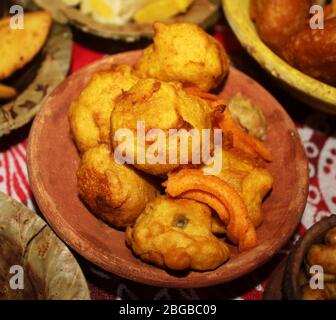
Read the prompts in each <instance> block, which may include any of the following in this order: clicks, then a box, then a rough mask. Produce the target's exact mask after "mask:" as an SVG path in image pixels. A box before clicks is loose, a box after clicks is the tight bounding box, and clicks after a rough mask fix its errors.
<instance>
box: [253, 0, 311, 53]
mask: <svg viewBox="0 0 336 320" xmlns="http://www.w3.org/2000/svg"><path fill="white" fill-rule="evenodd" d="M309 9H310V0H253V1H252V2H251V13H252V14H251V15H252V19H253V20H254V21H255V23H256V27H257V30H258V33H259V35H260V37H261V39H262V40H263V41H264V42H265V43H266V44H267V46H269V47H270V48H271V49H272V50H274V51H275V52H277V53H278V52H280V51H281V50H282V48H283V46H284V45H285V44H286V43H288V44H289V45H290V44H291V43H289V42H288V38H289V37H290V36H292V35H293V34H295V33H297V32H298V31H301V30H302V29H304V28H305V26H306V22H307V19H308V18H309Z"/></svg>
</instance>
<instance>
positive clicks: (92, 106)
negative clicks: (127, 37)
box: [69, 65, 138, 153]
mask: <svg viewBox="0 0 336 320" xmlns="http://www.w3.org/2000/svg"><path fill="white" fill-rule="evenodd" d="M137 81H138V78H137V77H136V76H134V75H133V74H132V70H131V68H130V67H129V66H126V65H121V66H116V67H114V68H112V70H109V71H103V72H98V73H96V74H94V75H93V77H92V79H91V81H90V82H89V84H88V85H87V86H86V88H85V89H84V90H83V91H82V93H81V94H80V96H79V98H78V99H77V100H75V101H74V102H73V103H72V105H71V107H70V113H69V115H70V127H71V131H72V134H73V137H74V139H75V141H76V144H77V147H78V149H79V151H80V152H81V153H83V152H85V151H86V150H88V149H90V148H92V147H96V146H97V145H99V144H100V143H106V144H109V143H110V139H109V137H110V116H111V112H112V110H113V108H114V100H115V98H116V97H117V96H118V95H120V94H121V93H122V92H123V91H124V90H128V89H130V88H131V87H132V86H133V85H134V84H136V82H137Z"/></svg>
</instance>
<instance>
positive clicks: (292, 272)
mask: <svg viewBox="0 0 336 320" xmlns="http://www.w3.org/2000/svg"><path fill="white" fill-rule="evenodd" d="M333 227H336V215H332V216H331V217H329V218H326V219H323V220H321V221H320V222H319V223H317V224H315V225H314V226H313V227H312V228H310V229H309V230H308V231H307V232H306V233H305V234H304V236H303V237H302V238H301V239H300V240H299V241H298V243H297V244H296V246H295V247H294V249H293V251H292V252H291V254H290V256H289V258H288V263H287V267H286V269H285V273H284V279H283V293H284V298H286V299H289V300H300V299H301V297H302V293H301V287H300V285H299V273H300V270H301V268H302V266H303V261H304V259H305V257H306V254H307V253H308V250H309V249H310V247H311V246H312V245H313V244H317V243H322V242H323V239H324V236H325V234H326V233H327V232H328V230H329V229H331V228H333Z"/></svg>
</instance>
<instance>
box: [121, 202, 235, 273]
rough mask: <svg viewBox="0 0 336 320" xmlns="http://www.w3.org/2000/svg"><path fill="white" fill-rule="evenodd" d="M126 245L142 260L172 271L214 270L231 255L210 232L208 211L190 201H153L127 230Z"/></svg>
mask: <svg viewBox="0 0 336 320" xmlns="http://www.w3.org/2000/svg"><path fill="white" fill-rule="evenodd" d="M126 243H127V244H128V245H129V246H130V247H131V248H132V249H133V251H134V253H135V254H136V255H138V256H140V258H141V259H142V260H144V261H146V262H150V263H153V264H155V265H158V266H160V267H166V268H168V269H172V270H185V269H189V268H190V269H193V270H199V271H204V270H213V269H216V268H217V267H218V266H220V265H221V264H223V263H224V262H225V261H226V260H227V259H228V258H229V256H230V250H229V248H228V247H227V245H226V244H225V243H224V242H223V241H221V240H219V239H217V238H216V237H215V236H214V235H213V234H212V232H211V210H210V209H209V208H208V207H207V206H205V205H203V204H200V203H197V202H195V201H192V200H184V199H181V200H173V199H171V198H167V197H159V198H157V199H155V200H154V201H153V202H151V203H149V204H148V205H147V207H146V209H145V211H144V212H143V213H142V214H141V215H140V217H139V218H138V220H137V222H136V223H135V225H134V227H129V228H127V231H126Z"/></svg>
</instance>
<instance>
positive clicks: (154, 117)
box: [111, 79, 212, 175]
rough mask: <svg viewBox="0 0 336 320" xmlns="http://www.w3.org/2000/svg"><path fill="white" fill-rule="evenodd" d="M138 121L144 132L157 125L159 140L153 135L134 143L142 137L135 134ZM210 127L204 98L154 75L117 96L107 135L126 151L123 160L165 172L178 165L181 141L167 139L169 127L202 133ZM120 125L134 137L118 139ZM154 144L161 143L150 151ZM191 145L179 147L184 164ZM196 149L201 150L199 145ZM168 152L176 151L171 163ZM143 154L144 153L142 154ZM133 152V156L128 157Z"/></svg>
mask: <svg viewBox="0 0 336 320" xmlns="http://www.w3.org/2000/svg"><path fill="white" fill-rule="evenodd" d="M140 122H143V124H144V126H145V128H144V129H145V131H146V133H148V132H149V131H151V130H152V129H153V130H157V129H160V132H161V133H162V132H163V133H164V136H163V137H162V139H160V140H161V142H162V143H160V142H158V141H159V140H157V139H154V137H153V140H154V141H151V142H147V143H146V144H143V145H141V143H140V144H138V142H139V141H140V140H144V139H145V137H139V135H138V130H137V129H138V125H139V123H140ZM211 128H212V124H211V115H210V110H209V105H208V104H207V102H205V101H204V100H202V99H200V98H198V97H195V96H192V95H189V94H187V93H186V92H185V91H184V90H183V89H182V86H181V85H180V84H179V83H173V82H169V83H168V82H162V81H159V80H154V79H142V80H139V82H138V83H137V84H136V85H135V86H133V87H132V88H131V89H130V90H129V91H127V92H124V93H123V94H122V95H121V96H120V97H118V98H117V99H116V105H115V109H114V110H113V112H112V115H111V134H112V137H111V139H112V144H113V147H114V149H115V151H116V148H118V146H119V149H123V150H125V151H127V152H126V154H127V155H128V156H127V155H126V158H127V163H132V164H133V163H134V166H135V167H137V168H138V169H140V170H142V171H144V172H146V173H149V174H152V175H165V174H167V173H168V172H170V171H172V170H174V169H176V168H178V167H179V166H180V165H181V161H180V152H179V150H180V145H182V146H183V144H182V142H180V141H179V140H178V141H177V147H174V146H173V143H171V144H170V143H169V141H170V140H171V139H170V138H169V130H170V129H175V130H179V129H185V131H184V134H186V133H188V132H189V130H190V129H195V130H197V132H198V133H199V134H200V137H202V135H201V132H200V130H202V129H211ZM123 129H129V130H131V132H132V133H133V137H134V141H132V140H130V139H128V140H127V139H126V140H121V139H119V141H118V139H117V137H118V132H120V130H123ZM153 130H152V132H153ZM185 136H186V135H185ZM176 137H177V135H176ZM155 141H156V142H155ZM187 143H188V140H187ZM163 144H165V146H163ZM155 146H156V147H162V148H161V149H162V150H163V151H162V152H161V153H160V152H158V154H156V153H155V152H154V151H153V150H154V149H155ZM156 149H158V148H156ZM191 149H192V148H191V143H188V145H187V147H186V148H184V147H182V148H181V155H182V156H185V158H186V161H185V162H187V164H188V163H190V162H191V160H192V155H191ZM194 150H195V148H194ZM198 150H201V146H199V148H198ZM149 151H153V152H152V153H150V152H149ZM196 151H197V149H196ZM140 152H141V153H142V154H143V155H144V156H143V158H142V157H138V153H140ZM172 154H177V157H176V161H175V164H174V163H172V161H170V159H169V156H170V155H172ZM146 155H148V157H145V156H146ZM151 155H152V156H151ZM133 156H134V159H130V158H131V157H133ZM155 158H156V159H155ZM160 159H161V160H160ZM133 160H134V161H133Z"/></svg>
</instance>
